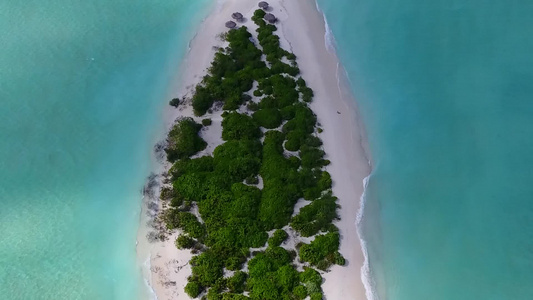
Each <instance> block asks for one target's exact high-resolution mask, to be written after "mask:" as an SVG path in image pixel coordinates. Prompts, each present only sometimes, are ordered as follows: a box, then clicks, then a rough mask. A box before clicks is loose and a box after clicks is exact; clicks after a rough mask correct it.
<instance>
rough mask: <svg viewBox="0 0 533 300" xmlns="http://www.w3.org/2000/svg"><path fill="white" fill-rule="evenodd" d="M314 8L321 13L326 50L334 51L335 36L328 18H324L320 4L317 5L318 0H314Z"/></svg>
mask: <svg viewBox="0 0 533 300" xmlns="http://www.w3.org/2000/svg"><path fill="white" fill-rule="evenodd" d="M315 5H316V10H318V12H320V13H321V14H322V17H323V18H324V29H325V30H326V33H325V34H324V40H325V45H326V50H328V52H329V53H335V46H336V43H335V38H334V37H333V32H332V31H331V29H330V27H329V23H328V19H327V18H326V14H325V13H324V12H323V11H322V10H321V9H320V6H319V5H318V1H317V0H316V1H315Z"/></svg>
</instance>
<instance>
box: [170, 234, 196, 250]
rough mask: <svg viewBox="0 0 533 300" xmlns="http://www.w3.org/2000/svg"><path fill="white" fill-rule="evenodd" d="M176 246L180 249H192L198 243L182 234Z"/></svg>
mask: <svg viewBox="0 0 533 300" xmlns="http://www.w3.org/2000/svg"><path fill="white" fill-rule="evenodd" d="M175 244H176V247H177V248H178V249H191V248H192V247H194V245H195V244H196V241H195V240H194V239H193V238H191V237H189V236H187V235H183V234H180V235H179V236H178V238H177V239H176V243H175Z"/></svg>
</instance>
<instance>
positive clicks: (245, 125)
mask: <svg viewBox="0 0 533 300" xmlns="http://www.w3.org/2000/svg"><path fill="white" fill-rule="evenodd" d="M222 128H223V129H222V139H224V140H225V141H228V140H239V139H257V138H259V137H260V136H261V130H259V126H257V124H256V122H255V121H254V120H253V119H252V118H251V117H249V116H247V115H243V114H239V113H236V112H233V113H229V114H227V115H226V116H225V117H224V120H223V121H222Z"/></svg>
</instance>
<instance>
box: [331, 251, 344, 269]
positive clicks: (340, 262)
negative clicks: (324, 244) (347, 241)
mask: <svg viewBox="0 0 533 300" xmlns="http://www.w3.org/2000/svg"><path fill="white" fill-rule="evenodd" d="M333 259H334V261H333V263H335V264H336V265H339V266H344V265H345V264H346V259H345V258H344V256H342V254H340V253H339V251H336V252H335V254H334V256H333Z"/></svg>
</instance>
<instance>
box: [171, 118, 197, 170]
mask: <svg viewBox="0 0 533 300" xmlns="http://www.w3.org/2000/svg"><path fill="white" fill-rule="evenodd" d="M201 128H202V125H200V124H197V123H196V122H194V120H193V119H192V118H183V119H181V120H179V121H178V122H177V123H176V124H175V125H174V127H172V130H170V132H169V134H168V138H167V142H168V146H167V148H166V149H165V151H166V153H167V159H168V160H169V161H170V162H174V161H176V160H178V159H182V158H186V157H190V156H191V155H193V154H195V153H197V152H198V151H201V150H203V149H205V147H206V146H207V143H206V142H205V141H204V140H203V139H202V138H201V137H200V136H198V132H199V131H200V129H201Z"/></svg>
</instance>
